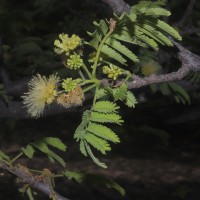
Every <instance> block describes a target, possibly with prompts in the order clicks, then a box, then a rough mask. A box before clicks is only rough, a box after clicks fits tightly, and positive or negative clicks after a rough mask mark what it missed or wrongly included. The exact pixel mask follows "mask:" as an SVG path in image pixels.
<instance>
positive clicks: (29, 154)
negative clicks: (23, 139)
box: [22, 145, 35, 159]
mask: <svg viewBox="0 0 200 200" xmlns="http://www.w3.org/2000/svg"><path fill="white" fill-rule="evenodd" d="M22 151H23V152H24V154H25V155H26V156H27V157H28V158H30V159H31V158H33V155H34V153H35V150H34V149H33V147H32V146H31V145H27V146H26V148H22Z"/></svg>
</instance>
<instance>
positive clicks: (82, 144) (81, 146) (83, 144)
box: [80, 140, 88, 156]
mask: <svg viewBox="0 0 200 200" xmlns="http://www.w3.org/2000/svg"><path fill="white" fill-rule="evenodd" d="M80 151H81V153H82V154H83V155H84V156H87V155H88V154H87V150H86V148H85V143H84V141H83V140H81V141H80Z"/></svg>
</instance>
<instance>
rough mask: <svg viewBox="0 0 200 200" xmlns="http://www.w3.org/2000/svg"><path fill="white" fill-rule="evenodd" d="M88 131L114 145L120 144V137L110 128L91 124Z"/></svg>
mask: <svg viewBox="0 0 200 200" xmlns="http://www.w3.org/2000/svg"><path fill="white" fill-rule="evenodd" d="M86 131H87V132H90V133H93V134H94V135H96V136H97V137H101V138H103V139H106V140H109V141H111V142H114V143H119V142H120V140H119V137H118V136H117V135H116V134H115V133H114V132H113V131H112V130H111V129H110V128H108V127H106V126H103V125H101V124H96V123H90V124H89V126H88V127H87V129H86Z"/></svg>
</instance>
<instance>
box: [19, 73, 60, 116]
mask: <svg viewBox="0 0 200 200" xmlns="http://www.w3.org/2000/svg"><path fill="white" fill-rule="evenodd" d="M58 82H59V77H58V76H57V75H54V74H53V75H50V76H49V78H47V77H45V76H41V75H40V74H37V75H36V76H34V77H33V78H32V79H31V81H30V82H29V83H28V87H29V91H28V92H27V93H25V95H24V96H23V97H22V98H23V100H24V101H23V103H24V104H25V106H26V107H27V108H28V113H29V114H30V115H31V116H32V117H36V118H38V117H40V115H41V114H42V113H43V112H44V109H45V106H46V105H49V104H51V103H52V102H53V101H54V100H55V98H56V96H57V85H58Z"/></svg>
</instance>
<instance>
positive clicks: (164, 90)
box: [159, 83, 170, 95]
mask: <svg viewBox="0 0 200 200" xmlns="http://www.w3.org/2000/svg"><path fill="white" fill-rule="evenodd" d="M159 87H160V91H161V92H162V94H163V95H169V94H170V89H169V86H168V83H161V84H160V86H159Z"/></svg>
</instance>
